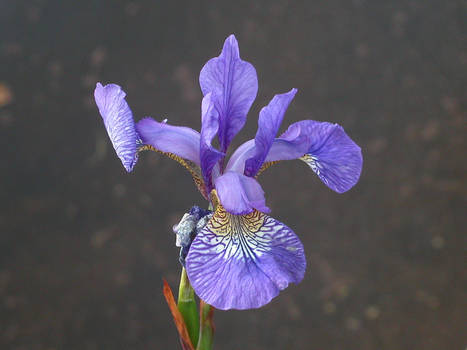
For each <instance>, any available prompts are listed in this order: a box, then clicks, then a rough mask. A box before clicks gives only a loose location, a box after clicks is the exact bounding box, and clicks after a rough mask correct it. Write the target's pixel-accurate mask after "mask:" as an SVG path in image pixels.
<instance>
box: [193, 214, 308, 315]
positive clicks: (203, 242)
mask: <svg viewBox="0 0 467 350" xmlns="http://www.w3.org/2000/svg"><path fill="white" fill-rule="evenodd" d="M305 268H306V259H305V254H304V251H303V245H302V243H301V242H300V240H299V238H298V237H297V236H296V235H295V233H294V232H293V231H292V230H291V229H290V228H289V227H287V226H286V225H284V224H283V223H281V222H279V221H277V220H275V219H274V218H272V217H270V216H268V215H266V214H263V213H260V212H258V211H256V210H255V211H254V212H252V213H250V214H248V215H244V216H239V215H232V214H229V213H228V212H227V211H225V209H224V208H223V207H222V206H221V205H219V206H218V207H217V210H216V213H215V215H214V216H213V218H212V219H211V220H210V221H209V222H208V224H207V225H206V226H205V227H204V228H203V229H202V230H201V231H200V232H199V233H198V235H197V236H196V238H195V240H194V241H193V243H192V245H191V248H190V251H189V252H188V256H187V259H186V269H187V273H188V277H189V279H190V282H191V284H192V286H193V288H194V290H195V292H196V294H197V295H198V296H199V297H200V298H201V299H202V300H204V301H205V302H206V303H208V304H211V305H213V306H214V307H215V308H217V309H222V310H228V309H240V310H243V309H253V308H259V307H261V306H263V305H265V304H267V303H269V302H270V301H271V299H272V298H274V297H276V296H277V295H278V294H279V292H280V291H281V290H283V289H285V288H286V287H287V286H288V284H289V283H291V282H292V283H299V282H300V281H301V280H302V279H303V276H304V274H305Z"/></svg>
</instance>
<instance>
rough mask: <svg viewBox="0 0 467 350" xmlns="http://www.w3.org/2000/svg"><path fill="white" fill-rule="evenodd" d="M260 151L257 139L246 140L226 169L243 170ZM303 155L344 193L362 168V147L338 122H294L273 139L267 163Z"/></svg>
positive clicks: (316, 169) (319, 172)
mask: <svg viewBox="0 0 467 350" xmlns="http://www.w3.org/2000/svg"><path fill="white" fill-rule="evenodd" d="M255 152H256V146H255V144H254V141H253V140H249V141H247V142H245V143H244V144H242V145H241V146H240V147H239V148H238V149H237V150H236V151H235V152H234V154H233V155H232V157H231V158H230V160H229V162H228V164H227V167H226V171H235V172H240V173H242V172H243V171H244V168H245V161H246V160H247V159H248V158H249V157H252V155H253V154H255ZM292 159H300V160H302V161H304V162H305V163H307V164H308V165H309V166H310V167H311V169H312V170H313V171H314V172H315V173H316V174H317V175H318V177H319V178H320V179H321V180H322V181H323V182H324V183H325V184H326V185H327V186H328V187H329V188H331V189H332V190H334V191H336V192H338V193H343V192H346V191H348V190H349V189H350V188H352V187H353V186H354V185H355V184H356V183H357V182H358V179H359V177H360V173H361V170H362V163H363V159H362V153H361V149H360V147H359V146H358V145H357V144H356V143H355V142H354V141H352V139H351V138H350V137H349V136H348V135H347V134H346V133H345V131H344V129H343V128H342V127H341V126H340V125H338V124H331V123H327V122H317V121H314V120H302V121H300V122H297V123H294V124H292V125H290V127H289V128H288V129H287V131H286V132H284V133H283V134H282V135H281V136H280V137H279V138H276V139H275V140H274V142H273V143H272V146H271V149H270V150H269V153H268V155H267V156H266V158H265V160H264V163H267V162H275V161H280V160H292Z"/></svg>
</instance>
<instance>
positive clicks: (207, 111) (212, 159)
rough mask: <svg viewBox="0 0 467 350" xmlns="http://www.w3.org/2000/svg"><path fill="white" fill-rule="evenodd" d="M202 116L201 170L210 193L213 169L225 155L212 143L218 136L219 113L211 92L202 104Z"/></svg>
mask: <svg viewBox="0 0 467 350" xmlns="http://www.w3.org/2000/svg"><path fill="white" fill-rule="evenodd" d="M201 118H202V119H201V144H200V152H201V153H200V158H201V171H202V173H203V179H204V183H205V184H206V186H207V192H208V193H210V192H211V189H212V180H211V174H212V169H213V167H214V165H216V163H217V162H218V161H219V159H221V158H222V157H223V156H224V155H225V154H224V153H222V152H219V151H218V150H217V149H215V148H214V147H212V145H211V142H212V139H213V138H214V136H216V133H217V130H218V128H219V113H217V111H216V109H215V108H214V103H213V102H212V100H211V93H208V94H207V95H206V96H205V97H204V98H203V102H202V104H201Z"/></svg>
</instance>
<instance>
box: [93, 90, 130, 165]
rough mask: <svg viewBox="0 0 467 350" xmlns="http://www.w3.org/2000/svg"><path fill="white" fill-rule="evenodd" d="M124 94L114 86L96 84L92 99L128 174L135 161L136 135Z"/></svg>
mask: <svg viewBox="0 0 467 350" xmlns="http://www.w3.org/2000/svg"><path fill="white" fill-rule="evenodd" d="M125 96H126V94H125V92H124V91H123V90H122V88H121V87H120V86H118V85H116V84H107V85H105V86H102V84H101V83H97V84H96V89H95V90H94V99H95V101H96V104H97V107H98V108H99V113H100V114H101V116H102V119H103V120H104V125H105V128H106V130H107V134H108V135H109V138H110V140H111V141H112V145H113V147H114V149H115V152H116V153H117V156H118V157H119V158H120V160H121V161H122V164H123V166H124V167H125V169H126V171H128V172H130V171H132V170H133V167H134V166H135V164H136V161H137V153H136V142H137V141H138V135H137V133H136V129H135V122H134V120H133V113H132V112H131V110H130V107H128V104H127V103H126V101H125Z"/></svg>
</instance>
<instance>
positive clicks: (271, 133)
mask: <svg viewBox="0 0 467 350" xmlns="http://www.w3.org/2000/svg"><path fill="white" fill-rule="evenodd" d="M296 93H297V89H292V90H290V91H289V92H287V93H285V94H280V95H276V96H274V98H273V99H272V100H271V102H269V104H268V105H267V106H266V107H264V108H263V109H261V112H260V113H259V119H258V131H257V132H256V136H255V154H254V156H253V157H251V158H249V159H247V160H246V162H245V170H244V171H245V175H247V176H251V177H254V176H255V175H256V174H257V172H258V170H259V169H260V168H261V165H263V162H264V160H265V159H266V156H267V154H268V153H269V150H270V149H271V146H272V144H273V142H274V138H275V137H276V135H277V131H278V130H279V127H280V126H281V123H282V119H283V118H284V114H285V112H286V111H287V108H288V107H289V104H290V102H291V101H292V99H293V98H294V96H295V94H296Z"/></svg>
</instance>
